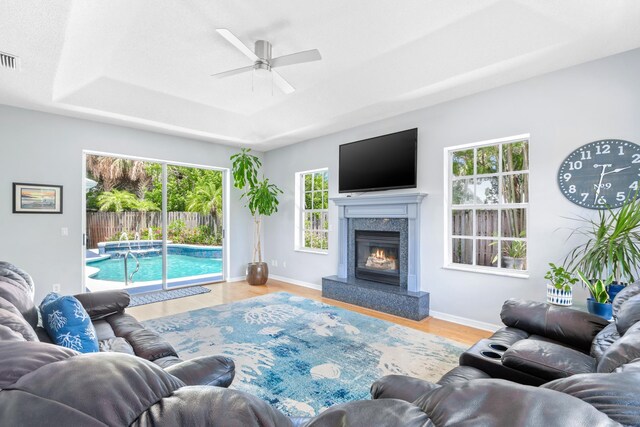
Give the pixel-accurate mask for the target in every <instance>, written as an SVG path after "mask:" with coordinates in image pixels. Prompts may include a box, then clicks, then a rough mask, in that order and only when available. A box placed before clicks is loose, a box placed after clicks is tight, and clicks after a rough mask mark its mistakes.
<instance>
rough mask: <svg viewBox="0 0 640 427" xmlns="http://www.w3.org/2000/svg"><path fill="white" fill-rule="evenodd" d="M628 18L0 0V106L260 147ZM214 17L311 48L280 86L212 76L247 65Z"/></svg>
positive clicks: (565, 4) (577, 2) (520, 68)
mask: <svg viewBox="0 0 640 427" xmlns="http://www.w3.org/2000/svg"><path fill="white" fill-rule="evenodd" d="M639 22H640V1H637V0H607V1H602V0H402V1H397V0H349V1H345V0H322V1H317V0H315V1H310V0H279V1H271V2H266V1H264V0H243V1H238V0H235V1H234V0H224V1H220V0H214V1H212V0H188V1H187V0H183V1H179V0H173V1H171V0H135V1H132V0H109V1H104V0H77V1H63V0H49V1H46V2H43V1H41V0H2V1H0V51H2V52H8V53H12V54H16V55H18V56H20V58H21V70H20V71H11V70H6V69H1V68H0V103H2V104H8V105H15V106H20V107H25V108H31V109H36V110H43V111H50V112H54V113H58V114H64V115H70V116H76V117H83V118H89V119H92V120H97V121H104V122H109V123H117V124H121V125H125V126H131V127H136V128H143V129H151V130H155V131H158V132H164V133H170V134H176V135H183V136H188V137H194V138H198V139H204V140H208V141H213V142H219V143H225V144H233V145H242V146H250V147H253V148H254V149H256V150H261V151H262V150H269V149H272V148H275V147H279V146H283V145H287V144H291V143H295V142H298V141H301V140H305V139H309V138H313V137H317V136H321V135H324V134H328V133H332V132H336V131H340V130H343V129H346V128H350V127H353V126H357V125H360V124H364V123H367V122H371V121H374V120H379V119H382V118H385V117H390V116H394V115H397V114H400V113H403V112H406V111H410V110H415V109H418V108H422V107H426V106H429V105H433V104H436V103H440V102H443V101H447V100H450V99H454V98H457V97H461V96H465V95H468V94H471V93H475V92H479V91H482V90H486V89H489V88H492V87H496V86H499V85H503V84H507V83H511V82H514V81H518V80H522V79H525V78H529V77H532V76H535V75H539V74H542V73H546V72H549V71H553V70H556V69H560V68H565V67H568V66H571V65H575V64H579V63H582V62H586V61H589V60H593V59H596V58H600V57H604V56H608V55H612V54H615V53H618V52H622V51H626V50H630V49H634V48H637V47H640V25H638V23H639ZM216 28H228V29H229V30H231V31H232V32H233V33H234V34H235V35H236V36H238V37H239V38H240V39H241V40H242V41H243V42H244V43H245V44H246V45H248V46H250V47H251V48H252V47H253V43H254V42H255V41H256V40H258V39H266V40H269V41H270V42H271V43H272V44H273V56H274V57H275V56H280V55H286V54H289V53H293V52H297V51H301V50H308V49H314V48H317V49H319V50H320V52H321V54H322V57H323V59H322V61H319V62H311V63H306V64H299V65H294V66H290V67H285V68H281V69H279V72H280V74H281V75H282V76H283V77H284V78H285V79H286V80H288V81H289V82H290V83H291V84H292V85H293V86H294V87H295V88H296V91H295V92H294V93H292V94H290V95H284V94H282V93H280V92H279V91H278V89H277V88H274V89H273V91H272V89H271V84H270V82H269V80H268V79H264V78H262V77H260V76H259V75H258V74H259V73H257V74H256V76H255V77H253V76H252V75H253V73H246V74H243V75H238V76H234V77H229V78H226V79H215V78H212V77H210V75H211V74H213V73H217V72H221V71H226V70H228V69H231V68H236V67H242V66H245V65H250V63H251V61H249V60H248V59H247V58H246V57H245V56H244V55H242V53H240V52H239V51H237V50H236V49H235V48H234V47H233V46H231V45H230V44H229V43H228V42H227V41H226V40H224V39H223V38H222V37H221V36H219V35H218V34H217V33H216V32H215V29H216ZM252 78H253V79H254V81H253V82H252ZM252 86H253V87H254V88H253V90H252ZM272 92H273V93H272Z"/></svg>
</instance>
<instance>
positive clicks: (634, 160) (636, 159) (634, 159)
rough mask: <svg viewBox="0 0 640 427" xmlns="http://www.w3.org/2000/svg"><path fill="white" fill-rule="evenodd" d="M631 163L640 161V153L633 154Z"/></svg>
mask: <svg viewBox="0 0 640 427" xmlns="http://www.w3.org/2000/svg"><path fill="white" fill-rule="evenodd" d="M631 163H640V154H634V155H633V160H631Z"/></svg>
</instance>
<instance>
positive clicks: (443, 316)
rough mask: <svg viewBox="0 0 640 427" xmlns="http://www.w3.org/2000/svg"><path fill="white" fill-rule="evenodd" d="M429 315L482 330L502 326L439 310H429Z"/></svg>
mask: <svg viewBox="0 0 640 427" xmlns="http://www.w3.org/2000/svg"><path fill="white" fill-rule="evenodd" d="M429 316H432V317H435V318H436V319H440V320H446V321H447V322H453V323H458V324H460V325H464V326H470V327H472V328H476V329H482V330H483V331H489V332H495V331H497V330H498V329H500V328H501V327H502V326H499V325H494V324H493V323H487V322H480V321H479V320H473V319H469V318H466V317H461V316H454V315H453V314H447V313H440V312H439V311H433V310H429Z"/></svg>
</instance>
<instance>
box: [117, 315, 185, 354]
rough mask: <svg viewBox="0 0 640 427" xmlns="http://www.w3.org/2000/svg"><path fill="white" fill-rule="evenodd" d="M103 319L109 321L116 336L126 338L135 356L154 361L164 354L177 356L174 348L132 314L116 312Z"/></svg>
mask: <svg viewBox="0 0 640 427" xmlns="http://www.w3.org/2000/svg"><path fill="white" fill-rule="evenodd" d="M105 320H106V321H107V322H109V324H110V325H111V327H112V328H113V331H114V333H115V334H116V336H117V337H122V338H124V339H126V340H127V341H128V342H129V344H131V346H132V347H133V350H134V351H135V352H136V356H139V357H142V358H143V359H147V360H151V361H154V360H156V359H160V358H162V357H166V356H176V357H177V356H178V354H177V353H176V351H175V350H174V348H173V347H172V346H171V344H169V343H168V342H166V341H165V340H163V339H162V338H161V337H160V335H158V334H157V333H155V332H153V331H151V330H149V329H146V328H145V327H144V326H142V325H141V324H140V322H138V321H137V320H136V319H135V318H134V317H133V316H130V315H128V314H126V313H117V314H113V315H111V316H109V317H106V318H105Z"/></svg>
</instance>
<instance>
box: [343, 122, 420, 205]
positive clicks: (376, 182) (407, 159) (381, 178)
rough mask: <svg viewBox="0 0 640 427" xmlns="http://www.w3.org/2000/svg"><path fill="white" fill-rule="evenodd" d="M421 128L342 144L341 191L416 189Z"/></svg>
mask: <svg viewBox="0 0 640 427" xmlns="http://www.w3.org/2000/svg"><path fill="white" fill-rule="evenodd" d="M417 154H418V129H409V130H405V131H402V132H396V133H391V134H389V135H383V136H377V137H375V138H369V139H363V140H362V141H356V142H351V143H349V144H343V145H341V146H340V158H339V169H338V176H339V178H338V187H339V188H338V191H339V192H340V193H357V192H363V191H378V190H391V189H398V188H416V169H417V157H418V156H417Z"/></svg>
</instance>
